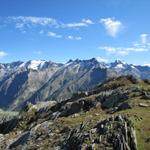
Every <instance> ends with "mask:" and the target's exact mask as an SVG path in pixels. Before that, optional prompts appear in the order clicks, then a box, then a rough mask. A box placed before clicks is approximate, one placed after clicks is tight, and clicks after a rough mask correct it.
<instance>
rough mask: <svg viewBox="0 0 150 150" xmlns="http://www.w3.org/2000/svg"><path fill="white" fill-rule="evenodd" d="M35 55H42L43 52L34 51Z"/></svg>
mask: <svg viewBox="0 0 150 150" xmlns="http://www.w3.org/2000/svg"><path fill="white" fill-rule="evenodd" d="M33 53H34V54H38V55H40V54H42V51H34V52H33Z"/></svg>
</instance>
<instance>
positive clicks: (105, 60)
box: [96, 57, 108, 63]
mask: <svg viewBox="0 0 150 150" xmlns="http://www.w3.org/2000/svg"><path fill="white" fill-rule="evenodd" d="M96 59H97V61H99V62H104V63H107V62H108V60H107V59H105V58H102V57H96Z"/></svg>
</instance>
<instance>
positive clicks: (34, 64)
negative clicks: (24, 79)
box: [20, 60, 46, 70]
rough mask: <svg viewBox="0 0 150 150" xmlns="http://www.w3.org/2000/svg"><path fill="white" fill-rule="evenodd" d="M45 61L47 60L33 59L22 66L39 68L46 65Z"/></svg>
mask: <svg viewBox="0 0 150 150" xmlns="http://www.w3.org/2000/svg"><path fill="white" fill-rule="evenodd" d="M45 62H46V61H45V60H31V61H28V62H24V63H22V64H21V65H20V68H23V67H26V68H28V69H32V70H38V69H41V68H42V67H43V66H44V64H45Z"/></svg>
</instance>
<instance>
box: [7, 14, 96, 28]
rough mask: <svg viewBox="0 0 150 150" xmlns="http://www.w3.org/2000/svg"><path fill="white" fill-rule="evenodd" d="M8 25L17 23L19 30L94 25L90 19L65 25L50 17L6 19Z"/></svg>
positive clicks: (15, 17)
mask: <svg viewBox="0 0 150 150" xmlns="http://www.w3.org/2000/svg"><path fill="white" fill-rule="evenodd" d="M6 20H7V23H12V22H13V23H15V26H16V28H17V29H24V28H25V27H27V28H31V27H32V26H42V27H46V26H47V27H55V28H80V27H88V26H89V25H92V24H94V22H93V21H92V20H90V19H82V20H81V21H80V22H74V23H63V22H61V21H58V20H56V19H54V18H50V17H35V16H10V17H7V18H6Z"/></svg>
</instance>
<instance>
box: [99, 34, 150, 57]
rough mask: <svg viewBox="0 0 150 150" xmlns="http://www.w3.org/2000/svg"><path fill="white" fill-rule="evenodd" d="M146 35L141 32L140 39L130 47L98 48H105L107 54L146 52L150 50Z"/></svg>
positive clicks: (103, 47)
mask: <svg viewBox="0 0 150 150" xmlns="http://www.w3.org/2000/svg"><path fill="white" fill-rule="evenodd" d="M143 35H144V36H143ZM147 36H148V35H147V34H141V35H140V39H141V40H140V41H139V42H134V44H132V45H131V46H130V47H113V46H100V47H98V48H99V49H101V50H105V51H106V52H107V53H109V54H117V55H128V54H129V53H130V52H146V51H149V50H150V43H149V42H148V41H147Z"/></svg>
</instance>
